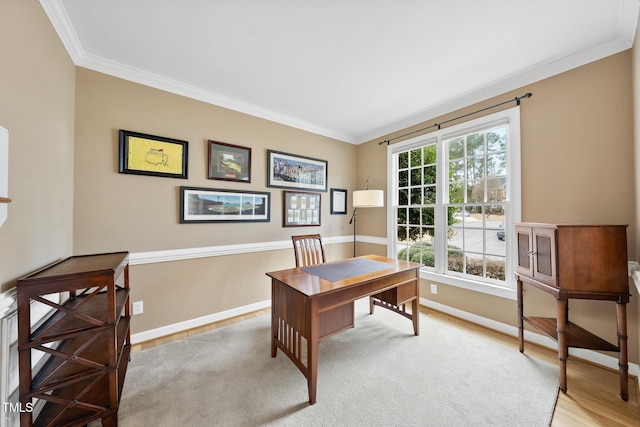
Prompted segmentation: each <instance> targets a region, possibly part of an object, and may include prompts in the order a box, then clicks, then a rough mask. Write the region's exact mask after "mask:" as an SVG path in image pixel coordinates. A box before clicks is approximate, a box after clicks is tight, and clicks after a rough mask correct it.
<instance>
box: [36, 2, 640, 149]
mask: <svg viewBox="0 0 640 427" xmlns="http://www.w3.org/2000/svg"><path fill="white" fill-rule="evenodd" d="M40 4H41V5H42V8H43V9H44V11H45V13H46V14H47V16H48V18H49V20H50V21H51V23H52V25H53V27H54V29H55V30H56V32H57V33H58V36H59V37H60V40H61V41H62V43H63V45H64V47H65V48H66V50H67V52H68V53H69V55H70V57H71V59H72V61H73V62H74V64H75V65H77V66H79V67H84V68H87V69H90V70H93V71H98V72H101V73H104V74H108V75H111V76H114V77H118V78H121V79H124V80H128V81H132V82H135V83H139V84H141V85H145V86H149V87H153V88H156V89H160V90H164V91H166V92H170V93H174V94H177V95H181V96H185V97H187V98H191V99H195V100H198V101H202V102H206V103H208V104H212V105H216V106H219V107H223V108H227V109H229V110H233V111H237V112H240V113H244V114H248V115H250V116H254V117H258V118H262V119H265V120H269V121H272V122H275V123H279V124H282V125H286V126H290V127H293V128H296V129H300V130H303V131H307V132H310V133H314V134H317V135H321V136H325V137H328V138H333V139H337V140H339V141H343V142H347V143H350V144H356V145H358V144H361V143H364V142H368V141H371V140H373V139H376V138H380V137H383V136H385V135H389V134H391V133H393V132H397V131H400V130H403V129H406V128H408V127H411V126H415V125H417V124H420V123H424V122H426V121H428V120H430V119H433V118H435V117H439V116H442V115H444V114H447V113H450V112H452V111H455V110H459V109H461V108H464V107H467V106H469V105H472V104H475V103H478V102H481V101H484V100H486V99H489V98H492V97H495V96H499V95H501V94H503V93H506V92H509V91H512V90H515V89H518V88H520V87H523V86H526V85H529V84H532V83H535V82H537V81H540V80H543V79H545V78H549V77H551V76H554V75H557V74H560V73H563V72H566V71H569V70H571V69H573V68H577V67H579V66H582V65H585V64H588V63H590V62H593V61H597V60H599V59H602V58H605V57H607V56H610V55H614V54H616V53H619V52H621V51H623V50H626V49H629V48H631V47H632V46H633V42H634V38H635V34H636V29H637V25H638V16H639V12H640V2H639V1H638V0H621V2H620V14H619V17H620V18H619V27H618V34H617V37H615V38H614V39H612V40H610V41H609V42H606V43H603V44H601V45H599V46H596V47H594V48H591V49H587V50H585V51H582V52H580V53H578V54H575V55H571V56H569V57H560V58H556V59H554V60H551V61H546V62H544V63H540V64H535V65H534V66H532V67H530V68H529V69H527V70H524V71H522V72H519V73H517V74H514V75H511V76H506V77H504V78H501V79H500V80H498V81H495V82H493V83H491V84H488V85H485V86H483V87H480V88H477V89H475V90H473V91H470V92H467V93H465V94H462V95H460V96H457V97H455V98H451V99H449V100H446V101H443V102H442V103H440V104H437V105H434V106H432V107H429V108H427V109H425V110H422V111H420V112H418V113H417V114H413V115H411V116H408V117H405V118H403V119H401V120H398V121H395V122H393V123H389V124H387V125H384V126H381V127H379V128H377V129H374V130H372V131H371V132H367V133H365V134H362V135H359V136H358V135H349V134H345V133H343V132H339V131H336V130H332V129H327V128H324V127H320V126H317V125H314V124H312V123H308V122H306V121H302V120H299V119H296V118H295V117H291V116H289V115H286V114H282V113H279V112H277V111H273V110H269V109H266V108H262V107H260V106H257V105H253V104H250V103H247V102H243V101H241V100H238V99H234V98H230V97H227V96H224V95H220V94H218V93H215V92H211V91H207V90H204V89H201V88H198V87H196V86H193V85H189V84H185V83H182V82H179V81H176V80H173V79H169V78H166V77H163V76H160V75H156V74H153V73H149V72H147V71H143V70H140V69H137V68H134V67H130V66H127V65H125V64H121V63H118V62H115V61H111V60H108V59H106V58H102V57H99V56H95V55H92V54H89V53H87V52H85V51H84V49H83V47H82V44H81V43H80V40H79V38H78V35H77V34H76V32H75V30H74V28H73V25H72V24H71V20H70V19H69V16H68V14H67V13H66V10H65V8H64V6H63V4H62V0H40Z"/></svg>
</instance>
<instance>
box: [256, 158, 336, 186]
mask: <svg viewBox="0 0 640 427" xmlns="http://www.w3.org/2000/svg"><path fill="white" fill-rule="evenodd" d="M267 186H268V187H280V188H292V189H298V190H314V191H327V161H326V160H320V159H314V158H311V157H304V156H298V155H295V154H288V153H282V152H279V151H273V150H267Z"/></svg>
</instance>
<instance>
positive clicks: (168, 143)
mask: <svg viewBox="0 0 640 427" xmlns="http://www.w3.org/2000/svg"><path fill="white" fill-rule="evenodd" d="M188 144H189V143H188V142H187V141H180V140H178V139H171V138H164V137H162V136H154V135H147V134H145V133H138V132H131V131H128V130H120V162H119V171H118V172H120V173H131V174H136V175H153V176H163V177H168V178H182V179H187V159H188Z"/></svg>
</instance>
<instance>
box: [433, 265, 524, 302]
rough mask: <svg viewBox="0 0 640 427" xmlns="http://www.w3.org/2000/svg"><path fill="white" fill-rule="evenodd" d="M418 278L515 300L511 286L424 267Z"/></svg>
mask: <svg viewBox="0 0 640 427" xmlns="http://www.w3.org/2000/svg"><path fill="white" fill-rule="evenodd" d="M420 278H421V279H424V280H429V281H432V282H437V283H442V284H445V285H450V286H455V287H458V288H462V289H467V290H470V291H474V292H480V293H483V294H488V295H493V296H496V297H500V298H506V299H510V300H516V297H517V295H516V290H515V289H512V288H508V287H503V286H496V285H491V284H488V283H481V282H476V281H473V280H468V279H463V278H461V277H452V276H446V275H444V274H439V273H434V272H433V271H427V270H424V269H421V270H420Z"/></svg>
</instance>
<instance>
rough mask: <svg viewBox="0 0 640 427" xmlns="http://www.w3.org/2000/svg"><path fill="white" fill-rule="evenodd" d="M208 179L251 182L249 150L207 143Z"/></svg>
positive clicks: (212, 142) (220, 143)
mask: <svg viewBox="0 0 640 427" xmlns="http://www.w3.org/2000/svg"><path fill="white" fill-rule="evenodd" d="M209 179H220V180H223V181H238V182H251V148H248V147H241V146H239V145H233V144H226V143H224V142H217V141H209Z"/></svg>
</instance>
